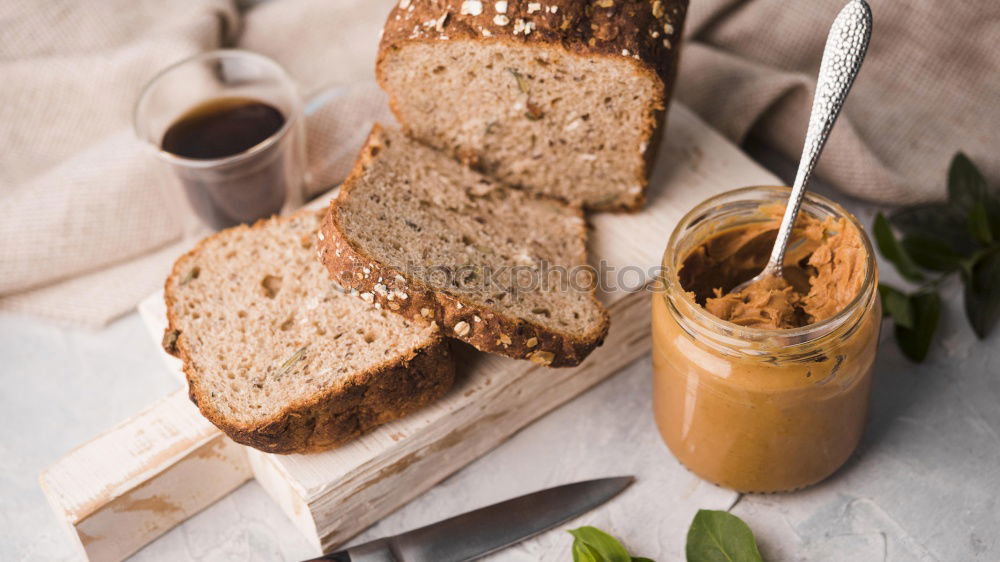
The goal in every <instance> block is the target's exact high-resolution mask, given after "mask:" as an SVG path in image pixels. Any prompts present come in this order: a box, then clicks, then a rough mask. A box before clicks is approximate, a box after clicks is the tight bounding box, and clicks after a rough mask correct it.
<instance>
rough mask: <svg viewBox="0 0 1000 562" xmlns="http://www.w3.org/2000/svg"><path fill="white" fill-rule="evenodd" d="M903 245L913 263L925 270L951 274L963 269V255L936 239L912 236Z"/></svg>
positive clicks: (904, 240) (904, 239)
mask: <svg viewBox="0 0 1000 562" xmlns="http://www.w3.org/2000/svg"><path fill="white" fill-rule="evenodd" d="M901 244H902V245H903V249H904V250H906V253H907V255H909V256H910V258H911V259H912V260H913V262H914V263H916V264H917V265H919V266H920V267H922V268H924V269H929V270H931V271H944V272H949V271H955V270H957V269H959V268H960V267H962V257H963V256H962V254H959V253H958V252H956V251H954V250H952V249H951V246H949V245H948V244H946V243H944V242H941V241H940V240H937V239H935V238H929V237H926V236H910V237H907V238H903V241H902V242H901Z"/></svg>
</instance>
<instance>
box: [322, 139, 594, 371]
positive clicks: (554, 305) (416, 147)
mask: <svg viewBox="0 0 1000 562" xmlns="http://www.w3.org/2000/svg"><path fill="white" fill-rule="evenodd" d="M319 238H320V259H321V260H322V261H323V263H324V264H326V266H327V268H328V269H329V270H330V272H331V274H332V275H333V276H334V279H335V280H337V281H338V282H339V283H341V284H343V285H344V286H345V287H351V288H352V289H354V290H355V291H357V292H358V294H359V296H361V297H362V299H364V300H365V301H367V302H369V303H371V304H373V305H374V306H375V308H381V309H383V310H385V309H388V310H392V311H394V312H397V313H399V314H401V315H403V316H406V317H408V318H414V319H418V318H425V319H428V320H433V321H434V322H435V323H437V324H438V325H440V326H442V327H443V331H444V334H445V335H446V336H449V337H453V338H456V339H459V340H462V341H465V342H468V343H469V344H471V345H473V346H474V347H476V348H477V349H480V350H482V351H488V352H492V353H499V354H501V355H507V356H510V357H515V358H521V359H530V360H532V361H535V362H536V363H539V364H542V365H547V366H553V367H562V366H570V365H576V364H578V363H580V361H582V360H583V359H584V358H585V357H586V356H587V354H589V353H590V352H591V350H593V349H594V348H595V347H597V346H598V345H600V344H601V342H602V341H603V339H604V336H605V335H606V334H607V330H608V315H607V312H606V311H605V310H604V308H603V307H602V306H601V304H600V303H599V302H598V301H597V299H596V298H595V296H594V291H595V283H594V275H593V271H592V270H591V269H590V268H589V266H587V261H586V247H585V224H584V220H583V216H582V212H581V211H580V210H579V209H578V208H575V207H571V206H568V205H565V204H563V203H561V202H558V201H556V200H554V199H550V198H546V197H538V196H533V195H530V194H527V193H525V192H522V191H519V190H516V189H512V188H509V187H506V186H504V185H502V184H500V183H498V182H496V181H494V180H491V179H488V178H486V177H485V176H483V175H480V174H478V173H476V172H474V171H472V170H470V169H468V168H466V167H464V166H462V165H461V164H459V163H458V162H455V161H454V160H452V159H450V158H449V157H448V156H446V155H445V154H443V153H441V152H438V151H436V150H433V149H431V148H429V147H427V146H424V145H422V144H420V143H418V142H416V141H414V140H411V139H409V138H407V137H405V136H404V135H403V134H402V133H401V132H399V131H394V130H386V129H383V128H381V127H379V126H376V127H375V129H374V130H373V131H372V133H371V135H370V136H369V138H368V142H367V143H366V145H365V147H364V148H363V149H362V153H361V156H360V157H359V159H358V162H357V164H355V168H354V170H353V172H352V173H351V175H350V176H349V177H348V179H347V181H346V182H345V183H344V186H343V187H342V188H341V191H340V194H339V196H338V197H337V199H336V200H335V201H334V202H333V203H332V204H331V206H330V211H329V213H327V216H326V219H325V220H324V221H323V226H322V228H321V230H320V236H319Z"/></svg>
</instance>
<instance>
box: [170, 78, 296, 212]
mask: <svg viewBox="0 0 1000 562" xmlns="http://www.w3.org/2000/svg"><path fill="white" fill-rule="evenodd" d="M284 124H285V116H284V115H283V114H282V113H281V111H279V110H278V109H277V108H275V107H273V106H271V105H269V104H266V103H264V102H261V101H258V100H255V99H251V98H242V97H226V98H218V99H214V100H210V101H207V102H205V103H202V104H200V105H197V106H195V107H193V108H191V109H190V110H188V111H187V112H185V113H184V114H183V115H181V117H180V118H178V119H177V121H175V122H174V123H173V124H172V125H171V126H170V127H169V128H167V132H166V133H164V135H163V141H162V142H161V147H162V148H163V150H165V151H167V152H170V153H171V154H175V155H177V156H180V157H183V158H189V159H192V160H213V159H218V158H226V157H228V156H235V155H237V154H241V153H244V152H247V151H249V150H250V149H252V148H254V147H256V146H258V145H260V144H261V143H262V142H264V141H266V140H267V139H269V138H271V137H272V136H274V135H275V134H276V133H278V132H279V131H280V130H281V128H282V127H283V126H284ZM286 136H287V135H286ZM276 141H277V142H273V143H271V144H269V145H267V146H265V147H262V148H258V149H257V150H256V151H254V153H253V154H250V155H248V156H247V157H246V158H240V159H237V160H236V161H235V162H231V163H225V164H220V165H217V166H211V167H205V168H199V167H198V166H184V167H178V168H177V170H178V173H179V175H180V177H181V182H182V183H183V184H184V189H185V192H186V193H187V197H188V200H189V201H190V202H191V206H192V207H193V208H194V210H195V212H196V213H197V214H198V216H200V217H201V219H202V220H204V221H205V222H206V223H207V224H208V225H209V226H211V227H212V228H214V229H221V228H227V227H230V226H233V225H236V224H239V223H247V222H253V221H255V220H257V219H260V218H263V217H267V216H270V215H273V214H277V213H278V212H280V211H281V207H282V206H283V205H284V203H285V197H286V194H287V191H288V188H289V186H288V185H287V182H288V181H289V180H290V179H292V178H290V177H289V176H290V173H289V172H290V171H291V170H288V169H287V168H288V167H289V166H291V165H293V163H291V162H289V160H290V158H289V157H288V156H286V155H285V146H286V144H287V143H289V142H291V139H290V138H282V139H276Z"/></svg>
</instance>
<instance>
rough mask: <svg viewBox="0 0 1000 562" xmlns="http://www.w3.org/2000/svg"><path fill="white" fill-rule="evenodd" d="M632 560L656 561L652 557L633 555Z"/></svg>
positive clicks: (634, 561)
mask: <svg viewBox="0 0 1000 562" xmlns="http://www.w3.org/2000/svg"><path fill="white" fill-rule="evenodd" d="M632 562H656V561H655V560H653V559H652V558H646V557H645V556H633V557H632Z"/></svg>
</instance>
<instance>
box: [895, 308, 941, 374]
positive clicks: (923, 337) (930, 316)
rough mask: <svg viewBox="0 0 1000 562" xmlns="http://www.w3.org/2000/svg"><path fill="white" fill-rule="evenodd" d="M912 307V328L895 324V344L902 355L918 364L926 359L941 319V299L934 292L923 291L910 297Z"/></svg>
mask: <svg viewBox="0 0 1000 562" xmlns="http://www.w3.org/2000/svg"><path fill="white" fill-rule="evenodd" d="M909 300H910V305H911V306H912V307H913V326H912V327H909V328H908V327H906V326H901V325H899V324H896V343H898V344H899V349H900V350H902V352H903V355H905V356H907V357H908V358H910V360H912V361H914V362H916V363H920V362H922V361H923V360H924V358H926V357H927V351H928V350H930V348H931V341H932V340H933V339H934V332H935V331H937V325H938V320H939V319H940V318H941V297H939V296H938V294H937V293H935V292H930V291H925V292H921V293H917V294H915V295H911V296H910V299H909Z"/></svg>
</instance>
